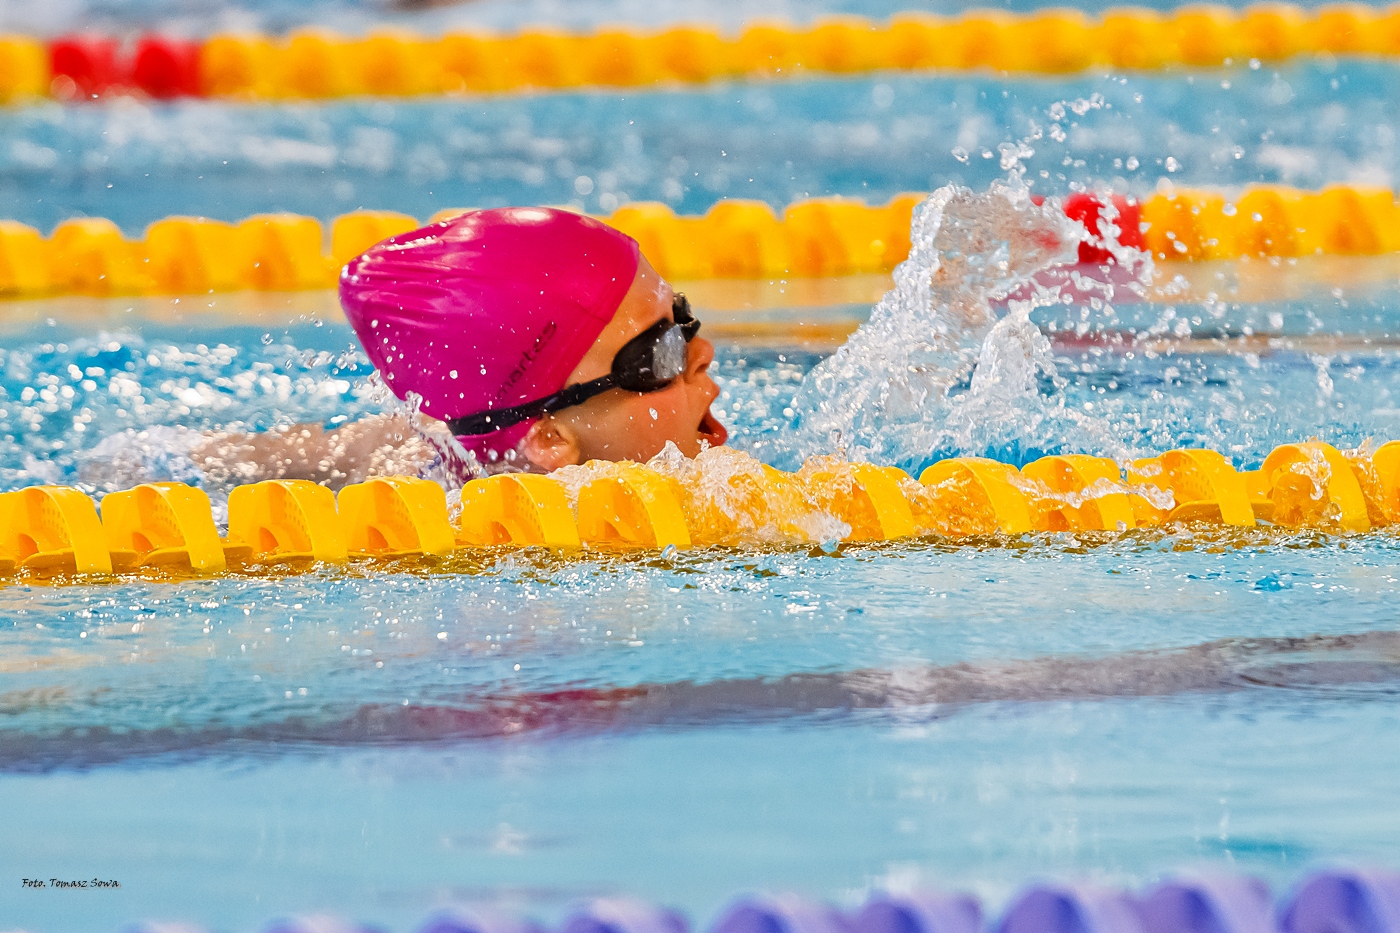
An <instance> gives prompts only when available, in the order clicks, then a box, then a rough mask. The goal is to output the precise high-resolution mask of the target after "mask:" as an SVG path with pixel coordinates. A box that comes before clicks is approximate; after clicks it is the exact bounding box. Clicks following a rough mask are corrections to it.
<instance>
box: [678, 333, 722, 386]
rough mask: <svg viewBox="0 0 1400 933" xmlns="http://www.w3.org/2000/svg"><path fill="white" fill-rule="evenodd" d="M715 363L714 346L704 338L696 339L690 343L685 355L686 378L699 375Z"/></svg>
mask: <svg viewBox="0 0 1400 933" xmlns="http://www.w3.org/2000/svg"><path fill="white" fill-rule="evenodd" d="M714 361H715V345H714V344H712V343H710V342H709V341H708V340H706V339H705V338H704V337H696V338H695V339H694V340H692V341H690V345H689V347H688V348H687V350H686V355H685V375H686V378H687V379H688V378H690V377H691V376H696V375H699V374H700V373H703V372H704V371H705V370H707V369H709V368H710V364H711V363H713V362H714Z"/></svg>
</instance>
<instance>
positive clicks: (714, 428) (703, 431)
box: [695, 408, 729, 447]
mask: <svg viewBox="0 0 1400 933" xmlns="http://www.w3.org/2000/svg"><path fill="white" fill-rule="evenodd" d="M695 430H696V433H697V434H699V435H700V439H701V440H705V441H709V442H710V446H711V447H722V446H723V445H724V442H725V441H727V440H729V431H728V429H726V428H725V426H724V425H722V424H720V423H719V419H718V418H716V417H715V416H714V415H712V414H710V410H709V409H708V408H707V409H705V417H703V418H701V419H700V426H699V427H698V428H696V429H695Z"/></svg>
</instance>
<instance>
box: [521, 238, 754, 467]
mask: <svg viewBox="0 0 1400 933" xmlns="http://www.w3.org/2000/svg"><path fill="white" fill-rule="evenodd" d="M673 294H674V293H673V292H672V291H671V286H670V285H667V284H666V282H665V281H664V280H663V279H662V278H661V276H660V275H658V274H657V272H656V270H655V269H653V268H652V267H651V263H649V262H647V260H646V257H642V259H641V262H640V263H639V264H638V266H637V276H636V278H635V279H634V280H633V281H632V288H631V289H630V290H628V292H627V295H626V297H625V298H623V299H622V304H621V305H620V306H619V307H618V309H617V313H616V314H615V315H613V319H612V321H611V322H610V323H609V324H608V326H607V327H606V328H604V329H603V332H602V333H601V334H599V335H598V339H597V340H595V341H594V342H593V346H592V347H591V348H589V351H588V353H587V354H586V355H585V356H584V358H583V360H582V361H581V362H580V363H579V364H578V366H577V367H575V369H574V371H573V372H572V373H571V374H570V375H569V381H568V385H575V384H577V383H580V382H588V381H590V380H593V379H598V378H601V377H602V376H606V375H607V374H608V373H610V372H611V371H612V363H613V357H615V356H617V352H618V351H619V350H621V349H622V347H623V345H624V344H626V343H627V342H628V341H629V340H631V339H632V338H633V337H636V336H637V335H638V334H640V333H641V332H642V331H644V330H646V329H647V328H648V327H650V326H652V325H653V324H655V323H656V322H657V321H662V320H667V321H669V320H671V319H672V311H671V299H672V296H673ZM714 358H715V348H714V344H712V343H710V342H709V341H708V340H706V339H705V338H704V337H698V336H697V337H696V338H695V339H694V340H692V341H690V343H689V344H688V345H687V356H686V367H685V371H684V372H683V373H681V375H680V376H679V377H678V378H676V379H675V380H674V381H673V382H672V383H671V384H670V385H669V386H667V387H666V388H664V389H661V390H659V391H656V392H646V393H638V392H628V391H626V390H623V389H613V390H612V391H609V392H604V393H603V394H602V395H598V396H595V397H594V398H591V399H589V400H588V401H587V402H585V403H583V404H582V405H576V406H574V407H573V408H568V409H565V410H564V411H560V412H556V413H555V414H553V415H548V416H546V417H544V418H541V419H540V421H539V422H537V423H536V424H535V426H534V427H532V428H531V430H530V433H529V434H528V435H527V436H526V438H525V442H524V448H523V452H524V453H525V455H526V456H527V457H528V458H529V459H530V461H531V462H533V463H535V464H536V465H538V466H540V467H543V468H544V469H547V470H554V469H558V468H559V467H561V466H566V465H568V464H571V463H583V462H584V461H586V460H637V461H645V460H648V459H650V458H651V457H653V456H655V455H656V454H658V453H660V452H661V450H662V448H664V447H665V446H666V442H667V441H674V442H675V444H676V446H677V447H679V448H680V450H681V453H683V454H685V455H686V456H687V457H693V456H695V455H696V454H698V453H699V452H700V450H701V448H702V446H703V445H704V444H706V443H708V444H709V445H710V446H714V447H717V446H719V445H721V444H723V443H724V442H725V440H726V439H727V438H728V437H729V432H728V431H726V430H725V428H724V425H722V424H720V423H719V421H718V420H717V419H716V418H715V417H714V415H712V414H710V405H711V404H712V403H713V402H714V400H715V399H716V398H718V397H719V386H717V385H715V382H714V380H713V379H711V378H710V374H709V367H710V363H712V362H713V361H714Z"/></svg>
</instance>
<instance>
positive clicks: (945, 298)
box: [773, 141, 1150, 470]
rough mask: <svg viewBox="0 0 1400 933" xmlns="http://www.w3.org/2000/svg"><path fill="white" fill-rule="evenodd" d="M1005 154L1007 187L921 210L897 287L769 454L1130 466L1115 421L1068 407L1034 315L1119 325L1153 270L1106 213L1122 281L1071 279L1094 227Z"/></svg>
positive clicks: (815, 375) (813, 379)
mask: <svg viewBox="0 0 1400 933" xmlns="http://www.w3.org/2000/svg"><path fill="white" fill-rule="evenodd" d="M1001 148H1002V165H1003V166H1004V167H1006V168H1007V169H1008V170H1009V175H1008V177H1007V178H1006V179H1005V180H1001V181H997V182H995V183H993V184H992V185H991V186H990V187H989V189H988V190H987V191H986V192H984V193H977V192H974V191H972V190H971V189H969V188H965V187H958V186H953V185H950V186H947V187H944V188H940V189H939V190H937V191H935V192H934V193H933V194H932V195H931V196H930V197H929V198H928V199H927V200H926V201H924V202H923V204H921V205H920V206H919V207H918V208H917V209H916V210H915V211H914V216H913V220H912V225H911V237H910V242H911V247H912V248H911V250H910V254H909V258H908V259H906V260H905V261H904V262H903V263H901V264H900V266H899V267H898V268H897V269H896V270H895V273H894V279H895V287H894V288H893V289H892V290H891V291H890V292H888V293H887V294H886V295H885V296H884V298H883V299H881V301H880V302H879V304H877V305H876V306H875V309H874V310H873V311H872V313H871V316H870V320H869V321H868V322H867V323H866V324H865V325H863V326H862V327H861V328H860V329H859V330H858V331H857V332H856V333H855V334H854V335H853V336H852V337H851V339H850V340H849V341H848V342H847V343H846V344H845V345H844V346H842V347H841V348H840V349H839V350H838V351H837V352H836V353H835V354H834V355H833V356H831V357H830V358H828V359H827V360H825V361H823V362H822V363H821V364H820V365H819V366H817V367H816V368H815V369H814V370H813V371H812V372H811V373H809V374H808V376H807V378H806V379H805V380H804V381H803V384H802V387H801V389H800V390H799V392H798V394H797V397H796V399H795V401H794V403H793V409H794V410H795V411H796V412H797V419H796V420H797V430H796V432H795V433H794V434H793V435H792V436H791V437H790V438H788V439H785V440H783V441H779V442H777V443H775V444H774V445H773V446H774V448H775V450H774V451H773V452H774V453H776V454H777V455H778V456H780V457H785V458H787V459H800V458H805V457H808V456H812V455H815V454H818V453H822V452H829V451H833V450H837V451H841V452H843V453H844V454H845V455H846V456H847V457H850V458H852V459H855V460H869V461H872V462H883V463H895V464H899V465H900V466H903V467H906V468H908V469H911V470H912V469H915V468H917V467H918V466H920V465H922V464H925V463H928V462H931V461H932V460H934V459H937V458H938V457H940V456H948V455H956V454H978V455H988V454H994V455H997V456H999V457H1001V458H1003V459H1011V460H1016V461H1024V460H1027V459H1031V458H1032V457H1033V456H1036V455H1039V454H1040V453H1044V452H1050V451H1054V450H1066V449H1073V450H1076V451H1084V452H1096V453H1102V454H1105V455H1108V456H1114V457H1117V458H1120V459H1121V458H1125V457H1127V456H1128V455H1129V453H1130V452H1129V451H1128V450H1127V448H1126V447H1125V446H1124V445H1123V444H1122V443H1121V441H1119V440H1118V439H1117V438H1116V437H1115V435H1114V433H1113V432H1112V431H1110V430H1109V428H1108V426H1107V425H1106V424H1104V423H1103V422H1101V421H1100V420H1098V419H1096V418H1094V417H1092V416H1090V415H1087V414H1085V413H1083V412H1081V411H1075V410H1072V409H1069V408H1067V407H1066V406H1065V404H1064V400H1063V397H1062V396H1061V395H1060V394H1059V393H1058V389H1059V388H1060V386H1061V383H1060V382H1059V380H1058V375H1057V373H1056V371H1055V366H1054V363H1053V360H1052V358H1051V348H1050V344H1049V341H1048V340H1047V339H1046V337H1045V336H1044V335H1043V334H1042V333H1041V332H1040V329H1039V328H1038V327H1037V326H1036V325H1035V324H1034V323H1033V322H1032V321H1031V319H1030V315H1031V313H1032V312H1033V311H1034V310H1035V309H1037V308H1042V307H1048V306H1051V305H1054V304H1057V303H1061V302H1063V303H1066V304H1068V303H1071V302H1074V301H1076V300H1078V301H1083V302H1085V303H1086V304H1088V305H1090V306H1092V308H1093V309H1094V311H1095V313H1098V314H1100V315H1111V314H1112V313H1113V312H1112V306H1111V301H1112V298H1113V295H1114V291H1115V288H1119V287H1122V286H1125V285H1126V286H1128V287H1129V289H1130V290H1132V291H1135V292H1137V293H1140V292H1141V287H1142V284H1143V283H1145V282H1146V281H1148V280H1149V277H1150V263H1149V262H1148V260H1147V258H1146V257H1145V256H1144V255H1143V254H1141V253H1139V252H1137V251H1136V250H1132V249H1129V248H1126V247H1123V246H1122V245H1121V244H1119V243H1118V242H1117V240H1118V232H1119V231H1118V229H1117V227H1116V224H1115V221H1116V212H1115V211H1113V210H1112V208H1111V205H1110V207H1109V209H1108V210H1107V211H1106V212H1105V215H1104V223H1103V225H1102V227H1103V238H1102V241H1101V242H1102V245H1103V246H1104V247H1105V248H1107V249H1108V250H1109V251H1110V253H1112V254H1113V256H1114V258H1115V261H1116V263H1117V264H1118V265H1119V266H1121V271H1120V272H1119V273H1118V274H1117V275H1116V276H1102V275H1091V274H1086V272H1084V271H1082V270H1080V269H1076V268H1073V267H1072V264H1073V263H1074V262H1075V259H1076V252H1077V249H1078V246H1079V244H1080V242H1081V241H1084V240H1086V239H1088V235H1087V233H1086V231H1085V229H1084V228H1083V227H1082V226H1081V225H1080V224H1079V223H1078V222H1076V221H1074V220H1071V219H1069V218H1067V217H1066V216H1065V214H1064V211H1063V210H1062V209H1061V205H1060V203H1059V202H1058V201H1057V200H1055V199H1044V200H1042V199H1037V198H1034V197H1032V195H1031V192H1030V189H1029V187H1028V186H1027V185H1026V184H1025V182H1024V181H1023V178H1022V176H1023V174H1024V171H1025V169H1024V166H1023V165H1022V163H1021V160H1022V159H1024V158H1028V157H1029V156H1030V155H1033V154H1034V150H1033V149H1031V148H1030V147H1029V146H1028V145H1027V143H1026V142H1025V141H1022V142H1020V143H1008V144H1006V145H1004V146H1002V147H1001ZM1105 201H1107V199H1105ZM1093 242H1095V243H1096V245H1097V244H1098V243H1099V242H1100V241H1099V240H1098V239H1097V238H1095V239H1094V240H1093ZM1115 282H1116V284H1115ZM1047 383H1048V384H1049V386H1050V391H1049V392H1046V391H1044V388H1043V387H1044V386H1045V385H1046V384H1047Z"/></svg>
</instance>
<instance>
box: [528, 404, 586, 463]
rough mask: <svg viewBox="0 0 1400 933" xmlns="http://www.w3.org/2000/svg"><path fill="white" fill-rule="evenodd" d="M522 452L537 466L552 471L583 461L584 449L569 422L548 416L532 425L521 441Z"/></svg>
mask: <svg viewBox="0 0 1400 933" xmlns="http://www.w3.org/2000/svg"><path fill="white" fill-rule="evenodd" d="M520 452H521V453H523V454H524V455H525V457H526V459H528V460H529V461H530V462H531V463H533V464H534V465H535V466H537V467H539V468H540V469H542V470H548V471H551V472H552V471H554V470H557V469H559V468H560V467H562V466H574V465H576V464H579V463H582V462H583V451H582V450H581V449H580V448H579V442H578V435H577V434H575V433H574V429H573V428H572V427H571V426H570V425H569V423H568V422H566V421H559V420H557V419H555V418H550V417H548V416H546V417H544V418H541V419H540V420H539V421H536V422H535V423H534V424H532V425H530V431H529V433H527V434H526V435H525V440H523V441H521V443H520Z"/></svg>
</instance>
